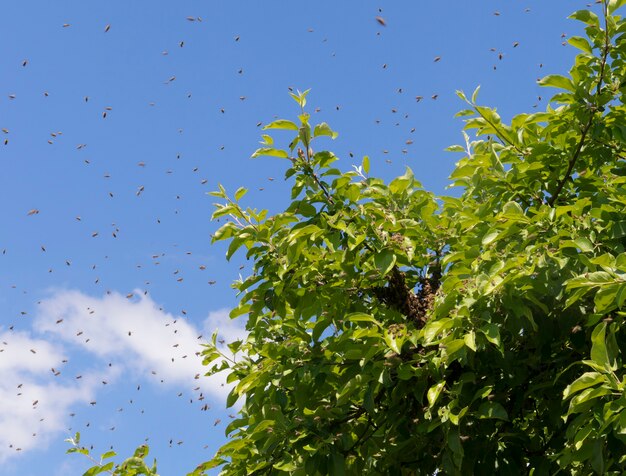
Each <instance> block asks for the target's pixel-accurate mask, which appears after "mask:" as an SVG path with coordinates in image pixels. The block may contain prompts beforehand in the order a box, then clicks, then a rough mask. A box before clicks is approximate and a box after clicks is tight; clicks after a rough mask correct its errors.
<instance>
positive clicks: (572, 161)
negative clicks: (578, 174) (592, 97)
mask: <svg viewBox="0 0 626 476" xmlns="http://www.w3.org/2000/svg"><path fill="white" fill-rule="evenodd" d="M607 16H608V9H607V3H606V1H605V2H604V21H605V26H604V47H603V49H602V59H601V63H600V74H599V75H598V84H597V85H596V98H597V97H598V96H599V95H600V91H601V89H602V82H603V79H604V69H605V67H606V60H607V57H608V55H609V46H610V41H609V40H610V39H609V31H608V27H607V20H606V19H607ZM590 109H591V115H590V116H589V120H588V121H587V124H585V126H584V127H583V129H582V133H581V136H580V140H579V141H578V145H577V146H576V150H575V151H574V155H572V158H571V159H570V160H569V164H568V165H567V171H566V172H565V175H564V176H563V178H562V179H561V180H560V181H559V183H558V184H557V187H556V190H555V191H554V193H553V194H552V196H551V197H550V200H548V205H549V206H551V207H553V206H554V204H555V203H556V200H557V198H558V197H559V194H560V193H561V191H562V190H563V187H564V186H565V183H566V182H567V181H568V180H569V179H570V177H571V174H572V171H573V170H574V166H575V165H576V161H577V160H578V158H579V157H580V153H581V152H582V149H583V146H584V145H585V139H586V137H587V133H588V132H589V129H590V128H591V126H592V125H593V119H594V115H595V112H596V110H597V109H598V107H597V104H596V105H593V106H592V107H591V108H590Z"/></svg>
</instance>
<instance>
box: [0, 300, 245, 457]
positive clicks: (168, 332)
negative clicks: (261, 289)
mask: <svg viewBox="0 0 626 476" xmlns="http://www.w3.org/2000/svg"><path fill="white" fill-rule="evenodd" d="M238 324H240V321H235V322H233V321H231V320H230V319H229V318H228V311H227V310H225V309H220V310H218V311H215V312H211V313H210V314H209V316H208V317H207V319H206V320H205V321H204V323H203V325H202V326H201V327H202V328H200V326H198V327H196V326H194V325H193V324H191V323H190V322H188V321H187V318H185V317H181V316H174V315H172V314H169V313H167V312H165V311H164V310H162V309H161V308H159V307H158V305H157V304H156V303H155V302H154V301H153V300H152V299H151V298H150V297H148V296H145V295H143V293H142V292H141V291H135V293H134V296H133V297H131V298H130V299H128V298H126V297H125V296H123V295H121V294H119V293H115V292H113V293H108V294H106V295H104V296H102V297H93V296H89V295H86V294H83V293H81V292H78V291H67V290H61V291H55V292H53V293H52V294H51V295H50V296H49V297H48V298H46V299H43V300H42V301H41V302H40V305H39V307H38V311H37V314H36V316H35V318H34V321H33V327H32V331H31V332H24V331H0V373H1V374H2V377H3V378H2V379H0V401H2V405H1V406H0V428H1V429H2V430H1V431H0V463H1V462H2V461H5V460H6V459H7V458H8V457H10V456H15V455H18V454H24V453H26V452H27V450H29V449H32V448H34V447H39V448H41V447H44V446H46V444H47V442H49V441H50V440H51V439H52V438H55V439H58V438H61V437H63V432H64V430H65V429H66V428H67V425H68V419H69V413H70V412H71V411H72V410H71V409H72V408H73V407H74V406H76V405H81V404H82V405H85V404H87V403H89V402H91V401H94V400H96V399H97V392H98V390H99V389H100V388H102V384H101V381H102V380H106V381H107V382H108V383H109V385H108V387H109V388H110V387H111V386H112V385H114V383H115V380H116V378H121V377H124V378H126V377H127V376H128V375H132V376H133V377H135V378H139V379H145V380H148V381H152V382H154V383H155V384H158V385H168V386H176V387H178V388H182V389H185V388H186V389H191V388H196V387H200V391H202V392H204V393H205V394H208V395H212V396H213V397H214V398H217V399H218V400H222V401H223V400H224V399H225V396H226V395H227V393H228V391H229V389H230V388H229V386H228V385H226V384H225V383H224V382H225V378H226V375H218V376H214V377H211V378H207V377H204V374H205V373H206V371H207V368H206V367H204V366H203V365H202V362H201V358H200V357H199V356H198V355H197V354H198V353H199V352H201V350H202V347H201V343H202V342H203V341H204V339H203V338H200V339H199V336H200V334H202V333H203V332H205V331H207V330H208V331H209V332H212V331H213V330H214V329H215V328H219V334H220V336H221V337H223V338H225V339H226V340H227V341H232V340H235V339H238V338H242V337H243V336H244V335H245V334H244V333H243V331H242V329H241V328H240V327H239V325H238ZM208 337H210V336H209V335H206V338H208ZM109 363H112V364H113V365H112V366H109ZM69 369H71V371H70V370H69ZM75 372H77V373H75ZM55 374H56V375H55ZM79 374H80V376H81V378H79V379H78V378H76V377H77V376H78V375H79ZM33 434H34V435H33ZM18 448H19V450H18Z"/></svg>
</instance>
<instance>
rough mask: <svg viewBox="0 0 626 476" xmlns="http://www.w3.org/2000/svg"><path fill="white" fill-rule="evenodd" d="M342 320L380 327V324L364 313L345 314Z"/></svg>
mask: <svg viewBox="0 0 626 476" xmlns="http://www.w3.org/2000/svg"><path fill="white" fill-rule="evenodd" d="M344 319H345V320H346V321H350V322H373V323H374V324H376V325H377V326H381V324H380V322H378V321H377V320H376V319H374V317H373V316H371V315H369V314H365V313H364V312H352V313H350V314H347V315H346V316H345V317H344Z"/></svg>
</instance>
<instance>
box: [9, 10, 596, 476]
mask: <svg viewBox="0 0 626 476" xmlns="http://www.w3.org/2000/svg"><path fill="white" fill-rule="evenodd" d="M585 5H586V2H583V1H575V0H550V1H549V2H546V1H539V0H535V1H532V0H528V1H519V0H489V1H487V0H484V1H483V0H479V1H472V2H470V1H467V0H457V1H449V2H435V1H430V2H424V1H415V2H408V1H396V2H392V1H378V2H371V1H355V0H353V1H333V2H331V1H321V2H309V3H304V4H302V3H294V2H287V1H265V2H252V1H248V2H243V1H234V0H231V1H212V2H206V1H192V0H181V1H176V2H175V1H168V2H166V1H154V0H152V1H148V0H133V1H126V2H121V1H106V2H105V1H96V0H93V1H88V2H87V1H84V0H83V1H58V2H49V1H44V0H32V1H17V0H12V1H7V2H4V4H3V14H2V16H1V17H0V32H1V33H0V35H1V38H2V41H1V42H0V49H1V54H0V61H1V64H2V75H0V129H3V132H0V138H1V139H2V144H0V164H1V165H2V171H1V172H0V197H1V198H2V199H1V200H0V216H2V225H0V369H2V375H3V378H2V379H1V381H0V399H1V400H2V402H3V405H2V408H0V475H2V476H5V475H6V476H11V475H18V474H19V475H21V476H40V475H67V474H82V473H81V470H84V469H85V468H86V467H87V466H88V465H89V461H87V460H86V459H84V458H82V457H80V456H75V455H74V456H66V455H64V452H65V450H66V449H67V444H66V443H64V441H63V440H64V438H67V437H68V436H69V435H70V434H73V432H75V431H80V432H81V434H82V443H84V444H86V445H93V446H94V448H95V449H94V452H95V453H96V454H98V453H99V452H102V451H105V450H107V449H108V448H109V446H110V445H113V446H114V449H115V450H117V451H118V452H119V453H121V454H123V455H126V454H128V453H129V452H130V451H131V450H132V449H134V448H135V447H136V446H137V445H139V444H141V443H143V442H144V440H145V439H146V438H148V439H149V440H148V442H149V443H150V445H151V449H152V454H154V456H156V457H157V458H158V461H159V467H160V472H161V474H163V475H167V474H172V475H175V474H184V473H185V471H189V470H191V469H193V468H194V467H195V465H196V464H197V463H199V462H201V461H204V460H206V459H208V458H209V457H210V456H211V455H212V454H213V452H214V451H215V450H216V449H217V448H218V447H219V445H220V444H221V443H223V442H224V441H225V438H224V434H223V429H224V427H225V424H227V422H228V420H229V414H232V410H229V409H225V408H224V399H225V395H226V393H227V391H228V389H227V387H225V386H223V385H222V383H223V382H222V381H220V380H219V379H207V378H203V377H201V378H199V379H197V378H195V377H196V376H197V375H198V374H199V373H200V374H201V373H202V371H203V369H202V367H201V365H200V362H199V359H198V358H197V357H196V355H195V353H196V352H198V351H199V350H200V348H199V344H200V343H201V342H202V340H203V339H204V336H208V335H210V334H211V332H212V331H213V330H214V329H216V328H219V329H220V332H221V334H222V335H223V336H224V337H225V338H226V340H229V339H235V338H236V337H237V336H240V335H242V325H243V323H242V322H239V321H234V322H232V321H230V320H229V319H228V318H227V315H228V310H229V308H231V307H233V306H234V305H235V303H236V296H235V293H234V291H233V290H232V289H231V288H230V283H231V282H232V281H233V280H234V279H236V278H237V277H238V275H239V274H240V273H242V274H245V273H247V272H249V270H250V263H247V262H245V259H244V258H243V257H242V256H239V255H237V256H235V258H233V260H232V261H231V262H230V263H227V262H226V261H225V258H224V253H225V248H224V246H223V245H221V244H219V245H215V246H211V245H210V237H211V233H212V232H213V231H215V230H216V228H217V227H218V226H219V225H220V224H219V223H211V222H210V220H209V217H210V215H211V213H212V210H213V206H212V204H213V202H214V198H213V197H210V196H208V195H207V194H206V192H208V191H210V190H214V189H216V188H217V184H218V183H221V184H223V185H224V186H225V187H226V188H227V190H230V191H231V192H234V190H235V189H236V188H238V187H239V186H245V187H247V188H249V189H250V192H249V194H248V195H247V196H246V199H245V201H246V203H247V204H248V205H249V206H252V207H257V208H269V209H270V210H274V211H276V210H279V209H280V208H281V207H285V206H287V203H288V198H289V195H288V189H289V187H290V184H289V183H288V182H285V181H284V180H283V179H282V177H283V174H284V163H282V162H281V161H280V160H278V159H274V160H272V159H271V158H259V159H254V160H251V159H250V158H249V157H250V155H251V153H252V152H253V151H254V150H255V149H256V147H257V145H258V141H259V140H260V134H261V127H259V126H258V124H259V123H268V122H270V121H271V120H273V119H274V118H277V117H284V118H290V119H291V118H294V117H295V116H296V115H297V114H298V108H297V106H296V104H295V103H294V102H293V101H292V100H291V99H290V98H289V96H288V88H289V87H291V88H294V89H295V88H298V89H301V90H304V89H307V88H311V93H310V94H309V96H308V100H309V112H311V113H312V114H313V119H314V121H316V122H322V121H325V122H328V123H329V124H330V125H331V126H332V127H333V128H334V129H335V130H337V131H338V132H339V138H338V139H336V140H335V141H334V142H333V143H332V144H331V143H329V144H328V147H329V148H331V149H332V150H333V151H334V152H335V153H336V154H337V155H338V156H339V157H341V161H340V166H341V167H343V168H344V169H348V168H350V167H351V165H352V164H360V162H361V158H362V156H363V155H369V157H370V161H371V173H372V174H373V175H378V176H382V177H385V178H390V177H393V176H394V175H398V174H401V173H402V172H403V169H404V167H405V166H409V167H411V168H412V169H413V171H414V172H415V174H416V176H417V177H418V178H419V179H420V180H421V181H422V183H423V184H424V185H425V187H426V188H428V189H431V190H434V191H435V192H437V193H446V190H445V187H446V185H447V183H448V181H447V176H448V175H449V173H450V172H451V171H452V168H453V166H454V162H455V161H456V160H458V159H459V158H460V157H458V156H456V155H454V154H452V153H448V152H444V150H443V149H444V148H445V147H447V146H449V145H451V144H455V143H460V142H462V136H461V132H460V131H461V128H462V122H461V121H460V120H459V119H454V118H453V115H454V114H455V112H457V111H458V110H460V109H462V108H463V107H464V105H463V104H462V103H461V101H460V100H459V99H458V98H457V97H456V95H455V90H457V89H463V90H465V91H467V92H471V91H473V90H474V88H475V87H476V86H478V85H481V93H480V96H479V101H480V102H481V103H482V104H484V105H489V106H497V107H498V110H499V112H500V113H501V115H502V116H503V117H504V118H509V117H511V116H512V115H513V114H516V113H521V112H530V111H533V110H535V108H538V109H541V108H545V103H546V98H545V97H542V98H541V99H540V98H539V97H540V96H545V95H549V94H550V92H549V91H545V90H541V89H540V88H539V87H538V86H537V85H536V80H537V79H538V78H539V77H541V76H544V75H546V74H550V73H565V72H566V71H567V70H568V69H569V67H570V64H571V62H572V59H573V57H574V55H575V50H574V48H572V47H569V46H563V44H562V43H563V42H564V41H565V40H566V39H567V38H568V37H570V36H572V35H576V34H580V33H581V31H580V27H579V26H578V25H577V24H576V23H574V22H572V21H569V20H566V17H567V15H569V14H570V13H571V12H573V11H574V10H576V9H579V8H584V7H585ZM377 16H380V17H382V18H384V20H385V23H386V26H383V25H380V24H379V23H378V22H377V21H376V19H375V18H376V17H377ZM188 18H191V19H193V21H191V20H189V19H188ZM107 25H108V28H107ZM105 30H106V31H105ZM515 44H517V46H514V45H515ZM436 58H440V59H439V60H438V61H435V59H436ZM418 96H421V97H422V99H421V100H417V99H416V98H417V97H418ZM276 140H277V143H278V144H280V141H281V140H286V138H285V137H283V136H280V135H277V136H276ZM5 141H6V145H4V142H5ZM452 193H454V192H452ZM200 336H202V337H200ZM53 369H54V370H53ZM205 405H207V406H208V407H205ZM209 407H210V408H209ZM203 408H204V409H203ZM170 441H171V443H170ZM17 448H20V450H19V451H18V450H17Z"/></svg>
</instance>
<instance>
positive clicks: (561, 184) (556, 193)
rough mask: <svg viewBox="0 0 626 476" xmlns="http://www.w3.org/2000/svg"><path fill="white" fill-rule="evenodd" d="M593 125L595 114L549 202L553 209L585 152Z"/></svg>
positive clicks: (588, 123) (589, 121) (583, 131)
mask: <svg viewBox="0 0 626 476" xmlns="http://www.w3.org/2000/svg"><path fill="white" fill-rule="evenodd" d="M592 124H593V113H592V114H591V116H590V117H589V120H588V121H587V124H585V127H584V128H583V130H582V134H581V135H580V140H579V141H578V145H577V146H576V150H575V151H574V155H572V158H571V159H570V160H569V164H568V166H567V171H566V172H565V175H564V176H563V178H562V179H561V180H559V183H558V184H557V187H556V190H555V191H554V192H553V193H552V196H551V197H550V200H548V205H550V206H551V207H553V206H554V203H555V202H556V199H557V198H558V197H559V194H560V193H561V190H563V187H564V186H565V183H566V182H567V181H568V180H569V178H570V175H571V173H572V170H573V169H574V165H576V161H577V160H578V157H579V156H580V153H581V152H582V150H583V146H584V145H585V138H586V137H587V132H589V129H590V128H591V125H592Z"/></svg>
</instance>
